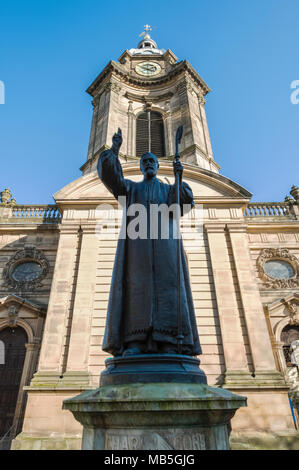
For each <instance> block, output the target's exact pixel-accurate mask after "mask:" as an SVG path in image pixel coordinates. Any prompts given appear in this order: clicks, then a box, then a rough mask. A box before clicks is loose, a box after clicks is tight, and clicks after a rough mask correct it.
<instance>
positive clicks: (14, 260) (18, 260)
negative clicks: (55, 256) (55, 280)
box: [3, 246, 49, 291]
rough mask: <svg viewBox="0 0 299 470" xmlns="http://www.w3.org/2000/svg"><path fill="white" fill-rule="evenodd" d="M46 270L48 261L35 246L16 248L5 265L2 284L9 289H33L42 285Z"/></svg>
mask: <svg viewBox="0 0 299 470" xmlns="http://www.w3.org/2000/svg"><path fill="white" fill-rule="evenodd" d="M30 268H31V269H30ZM32 268H33V269H32ZM48 272H49V262H48V260H47V258H46V257H45V255H44V253H43V252H42V251H41V250H38V249H37V248H36V247H35V246H27V247H25V248H23V249H22V250H18V251H17V252H16V253H15V254H14V255H13V256H12V257H11V258H10V260H9V261H8V263H7V264H6V265H5V268H4V270H3V278H4V285H5V286H6V287H7V288H8V290H10V291H34V290H36V289H38V288H40V287H43V284H42V280H43V279H44V278H45V277H46V276H47V274H48Z"/></svg>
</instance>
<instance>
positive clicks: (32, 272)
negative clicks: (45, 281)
mask: <svg viewBox="0 0 299 470" xmlns="http://www.w3.org/2000/svg"><path fill="white" fill-rule="evenodd" d="M42 271H43V269H42V267H41V265H40V264H38V263H35V262H34V261H30V262H26V263H20V264H18V265H17V266H16V267H15V269H14V270H13V273H12V277H13V279H14V280H15V281H19V282H20V281H21V282H26V281H34V280H35V279H37V278H38V277H39V276H40V275H41V274H42Z"/></svg>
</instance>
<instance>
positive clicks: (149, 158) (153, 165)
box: [140, 152, 159, 178]
mask: <svg viewBox="0 0 299 470" xmlns="http://www.w3.org/2000/svg"><path fill="white" fill-rule="evenodd" d="M158 168H159V162H158V159H157V157H156V155H155V154H154V153H150V152H146V153H144V154H143V155H142V157H141V158H140V170H141V171H142V173H143V174H144V176H145V177H148V178H152V177H153V176H156V174H157V173H158Z"/></svg>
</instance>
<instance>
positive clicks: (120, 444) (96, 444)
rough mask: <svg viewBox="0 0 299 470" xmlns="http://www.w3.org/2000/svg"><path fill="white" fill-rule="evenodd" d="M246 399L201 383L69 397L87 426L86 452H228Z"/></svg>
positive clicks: (123, 388) (116, 389)
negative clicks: (236, 416)
mask: <svg viewBox="0 0 299 470" xmlns="http://www.w3.org/2000/svg"><path fill="white" fill-rule="evenodd" d="M242 406H246V398H245V397H242V396H238V395H235V394H233V393H231V392H229V391H228V390H224V389H221V388H212V387H209V386H208V385H206V384H202V383H201V384H197V383H147V384H143V383H135V384H127V385H113V386H111V385H108V386H102V387H100V388H98V389H97V390H88V391H86V392H84V393H82V394H81V395H78V396H76V397H74V398H71V399H67V400H64V402H63V409H65V410H70V411H71V412H72V413H73V415H74V417H75V418H76V420H78V421H79V422H80V423H81V424H82V425H83V427H84V430H83V439H82V449H84V450H228V449H229V433H230V420H231V418H232V417H233V416H234V414H235V412H236V411H237V409H238V408H240V407H242Z"/></svg>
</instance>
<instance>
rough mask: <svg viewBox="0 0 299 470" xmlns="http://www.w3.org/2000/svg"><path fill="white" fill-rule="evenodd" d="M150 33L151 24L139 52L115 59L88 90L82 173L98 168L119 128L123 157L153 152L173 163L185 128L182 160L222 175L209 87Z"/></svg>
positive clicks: (185, 62) (138, 47)
mask: <svg viewBox="0 0 299 470" xmlns="http://www.w3.org/2000/svg"><path fill="white" fill-rule="evenodd" d="M149 30H150V27H149V26H148V25H146V26H145V32H144V33H143V35H144V37H143V39H142V40H141V41H140V42H139V44H138V46H137V48H136V49H130V50H126V51H124V52H123V54H122V55H121V56H120V58H119V59H118V62H115V61H113V60H112V61H110V62H109V64H108V65H107V66H106V67H105V68H104V70H103V71H102V72H101V73H100V75H98V77H97V78H96V79H95V80H94V82H93V83H92V84H91V85H90V87H89V88H88V89H87V93H89V94H90V95H91V96H92V97H93V101H92V104H93V118H92V126H91V133H90V139H89V147H88V155H87V162H86V163H85V164H84V165H83V166H82V168H81V170H82V172H83V174H86V173H88V172H90V171H94V170H95V167H96V161H97V157H98V156H99V154H100V153H101V152H102V151H103V150H104V149H106V148H109V147H110V146H111V139H112V136H113V134H114V132H116V130H117V128H118V127H121V129H122V133H123V139H124V140H123V145H122V148H121V152H122V154H121V155H120V156H121V158H122V157H123V158H124V157H125V159H126V161H128V160H132V159H133V160H134V159H136V158H138V157H140V156H141V155H142V154H143V153H145V152H147V151H151V152H153V153H155V154H156V155H157V156H158V157H159V158H162V159H164V160H173V157H174V152H175V150H174V136H175V132H176V129H177V128H178V126H179V125H181V124H182V125H183V126H184V134H183V139H182V144H181V155H182V160H183V161H184V162H186V163H189V164H191V165H196V166H198V167H200V168H203V169H206V170H210V171H213V172H216V173H218V171H219V165H217V163H216V162H215V160H214V158H213V152H212V146H211V141H210V136H209V130H208V124H207V118H206V113H205V103H206V100H205V96H206V95H207V93H208V92H209V91H210V89H209V87H208V85H207V84H206V83H205V82H204V80H203V79H202V78H201V77H200V76H199V74H198V73H197V72H196V71H195V70H194V68H193V67H192V66H191V65H190V64H189V63H188V62H187V61H186V60H182V61H178V58H177V57H176V56H175V55H174V54H173V52H172V51H170V50H167V51H165V50H164V49H159V48H158V46H157V44H156V42H155V41H154V40H153V39H152V38H151V37H150V35H149ZM123 161H125V160H123Z"/></svg>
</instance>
